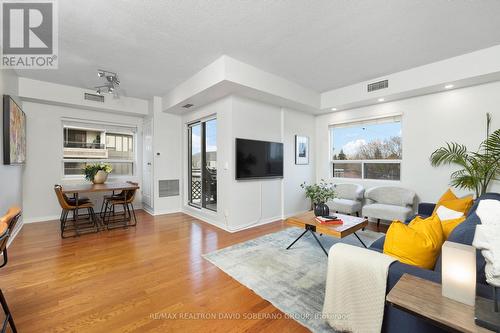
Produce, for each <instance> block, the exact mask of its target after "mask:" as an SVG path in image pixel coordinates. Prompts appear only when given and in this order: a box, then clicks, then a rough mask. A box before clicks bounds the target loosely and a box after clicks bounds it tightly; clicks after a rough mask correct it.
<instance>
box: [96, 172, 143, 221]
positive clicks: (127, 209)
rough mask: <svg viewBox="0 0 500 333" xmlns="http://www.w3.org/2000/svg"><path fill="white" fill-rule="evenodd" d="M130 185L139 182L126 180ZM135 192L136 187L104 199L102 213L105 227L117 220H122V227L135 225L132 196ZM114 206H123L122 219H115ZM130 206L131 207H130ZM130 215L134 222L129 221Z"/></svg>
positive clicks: (135, 218)
mask: <svg viewBox="0 0 500 333" xmlns="http://www.w3.org/2000/svg"><path fill="white" fill-rule="evenodd" d="M127 183H129V184H130V185H133V186H139V183H135V182H131V181H128V182H127ZM136 192H137V189H133V190H124V191H122V192H121V193H120V194H117V195H114V196H111V197H107V198H105V199H104V200H105V201H106V204H105V211H104V215H103V221H104V224H106V226H107V228H108V229H110V225H111V224H116V223H118V222H123V227H125V228H127V227H135V226H136V225H137V217H136V216H135V210H134V203H133V202H134V198H135V193H136ZM115 206H122V207H123V219H117V218H116V215H115ZM131 208H132V209H131ZM132 216H133V220H134V223H133V224H130V223H129V222H130V221H132Z"/></svg>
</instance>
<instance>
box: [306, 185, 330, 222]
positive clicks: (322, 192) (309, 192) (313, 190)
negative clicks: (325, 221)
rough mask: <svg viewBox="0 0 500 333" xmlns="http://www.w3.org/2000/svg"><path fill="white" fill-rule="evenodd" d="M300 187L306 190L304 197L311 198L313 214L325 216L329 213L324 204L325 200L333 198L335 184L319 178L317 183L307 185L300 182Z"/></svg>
mask: <svg viewBox="0 0 500 333" xmlns="http://www.w3.org/2000/svg"><path fill="white" fill-rule="evenodd" d="M300 187H302V188H303V189H304V190H305V191H306V198H310V199H311V202H312V205H313V208H314V215H316V216H327V215H329V214H330V209H329V208H328V206H327V205H326V202H328V200H331V199H334V198H335V185H333V184H331V183H327V182H325V181H324V180H323V179H321V182H320V183H319V184H312V185H307V184H306V183H305V182H304V183H303V184H300Z"/></svg>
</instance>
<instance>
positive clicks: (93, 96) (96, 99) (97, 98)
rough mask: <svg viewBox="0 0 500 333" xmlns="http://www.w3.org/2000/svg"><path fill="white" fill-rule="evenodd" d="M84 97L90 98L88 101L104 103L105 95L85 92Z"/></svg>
mask: <svg viewBox="0 0 500 333" xmlns="http://www.w3.org/2000/svg"><path fill="white" fill-rule="evenodd" d="M83 98H84V99H86V100H88V101H94V102H101V103H104V96H103V95H98V94H89V93H85V95H84V96H83Z"/></svg>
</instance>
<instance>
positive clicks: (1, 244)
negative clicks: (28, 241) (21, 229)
mask: <svg viewBox="0 0 500 333" xmlns="http://www.w3.org/2000/svg"><path fill="white" fill-rule="evenodd" d="M20 217H21V208H19V207H17V206H13V207H10V208H9V209H8V210H7V213H6V214H5V215H4V216H2V217H0V224H2V223H5V225H6V226H7V236H6V237H3V238H2V239H1V240H0V250H1V251H2V254H3V262H2V263H1V264H0V268H1V267H3V266H5V265H7V261H8V260H9V256H8V254H7V242H8V241H9V237H10V236H11V235H12V233H13V232H14V228H15V227H16V224H17V221H19V218H20ZM0 234H2V233H1V232H0ZM2 235H3V234H2Z"/></svg>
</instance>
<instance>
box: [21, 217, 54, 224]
mask: <svg viewBox="0 0 500 333" xmlns="http://www.w3.org/2000/svg"><path fill="white" fill-rule="evenodd" d="M60 217H61V215H50V216H39V217H30V218H27V219H25V220H24V223H26V224H29V223H39V222H48V221H52V220H59V218H60Z"/></svg>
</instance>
